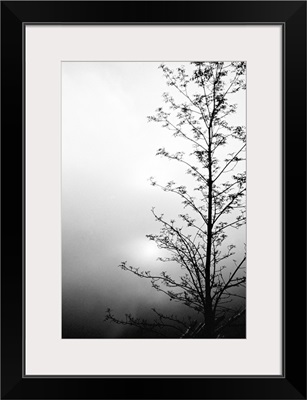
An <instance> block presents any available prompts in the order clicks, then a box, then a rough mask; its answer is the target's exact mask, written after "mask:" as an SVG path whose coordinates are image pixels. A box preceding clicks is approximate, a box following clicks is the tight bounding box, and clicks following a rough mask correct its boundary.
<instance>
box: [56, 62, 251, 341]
mask: <svg viewBox="0 0 307 400" xmlns="http://www.w3.org/2000/svg"><path fill="white" fill-rule="evenodd" d="M160 64H161V63H160V62H159V63H155V62H146V63H134V62H127V63H123V62H63V63H62V283H63V292H62V295H63V297H62V301H63V328H64V332H65V335H67V336H69V337H73V336H79V337H112V336H117V335H120V331H121V330H122V327H120V326H117V325H116V326H114V325H113V324H110V323H104V322H103V320H104V317H105V310H106V308H108V307H110V308H111V309H113V310H114V311H115V312H116V314H117V315H119V316H121V315H123V314H124V313H130V312H131V313H132V314H136V315H138V314H144V313H146V310H148V309H150V308H152V307H156V308H159V305H160V306H161V305H162V306H163V307H164V310H165V307H168V308H169V307H170V305H169V303H167V302H168V299H167V298H166V299H165V297H163V296H161V294H158V293H156V292H155V291H154V290H151V285H150V282H146V281H145V280H144V279H139V278H137V277H136V276H134V275H132V274H129V273H128V272H125V271H122V270H121V269H120V268H119V267H118V265H119V264H120V262H121V261H128V264H129V265H133V266H135V267H141V268H142V269H144V270H149V269H150V270H152V271H153V270H154V269H155V268H156V269H157V271H158V272H159V271H160V270H161V263H159V262H157V261H156V258H157V257H158V256H161V251H159V250H158V249H157V248H156V245H155V243H154V242H150V241H149V240H148V239H147V238H146V237H145V235H146V234H149V233H158V232H159V224H158V223H157V222H155V220H154V218H153V216H152V214H151V212H150V210H151V208H152V207H153V206H155V207H156V211H157V212H158V213H162V212H163V213H164V214H165V215H166V216H167V217H168V218H176V217H177V215H178V213H180V212H182V207H181V202H180V199H179V198H176V196H175V195H172V194H170V193H165V192H163V191H161V190H159V189H158V188H156V187H152V186H151V185H150V183H149V181H148V179H149V177H151V176H154V177H156V178H157V179H158V180H159V181H160V182H162V183H165V182H167V181H169V180H175V181H176V180H177V181H178V182H181V181H182V176H183V174H184V169H180V166H178V163H177V164H176V162H173V163H171V162H169V161H168V160H166V159H163V158H161V157H157V156H156V155H155V154H156V150H157V149H158V148H161V147H166V148H167V149H168V150H173V151H178V150H182V145H183V144H184V143H183V142H182V141H181V139H174V138H173V137H172V136H171V133H170V132H169V131H168V130H166V129H163V128H162V127H161V126H160V125H159V124H156V123H148V122H147V116H149V115H154V111H155V109H157V108H158V107H160V106H162V104H163V103H162V93H163V92H165V91H167V87H166V85H165V80H164V78H163V76H162V71H161V70H160V69H158V66H159V65H160ZM168 64H171V63H168ZM181 64H184V63H180V64H179V65H181ZM175 66H178V63H176V65H175ZM240 101H241V104H240V106H242V107H241V109H240V108H239V112H238V114H237V115H236V118H237V119H238V120H241V122H240V123H241V124H245V119H244V118H245V107H244V99H243V98H240ZM242 119H243V120H242ZM244 237H245V231H244V230H243V231H242V230H241V231H240V232H236V231H234V233H233V235H232V240H233V241H238V242H239V243H240V244H241V245H242V244H243V242H244ZM164 267H165V266H164ZM168 268H169V272H172V269H173V270H174V271H175V269H176V266H175V265H172V264H170V265H168Z"/></svg>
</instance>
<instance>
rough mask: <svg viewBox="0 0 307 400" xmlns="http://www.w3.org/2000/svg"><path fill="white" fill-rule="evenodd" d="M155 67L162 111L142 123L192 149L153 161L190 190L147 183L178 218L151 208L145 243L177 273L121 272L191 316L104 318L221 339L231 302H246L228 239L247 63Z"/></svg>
mask: <svg viewBox="0 0 307 400" xmlns="http://www.w3.org/2000/svg"><path fill="white" fill-rule="evenodd" d="M160 68H161V69H162V71H163V75H164V77H165V79H166V83H167V85H168V86H169V92H171V93H164V94H163V99H164V103H165V106H164V108H163V107H161V108H158V109H157V110H156V114H155V115H154V116H151V117H148V119H149V121H153V122H156V123H161V124H162V126H163V127H165V128H166V129H168V130H169V131H171V133H172V134H173V136H174V137H175V138H179V137H180V138H181V139H183V140H184V141H185V145H186V147H185V149H186V148H190V149H191V151H190V152H183V151H182V152H181V151H180V152H176V153H169V152H168V151H167V150H166V149H165V148H160V149H159V150H158V151H157V155H160V156H162V157H165V158H167V159H168V160H171V161H175V162H177V163H179V164H181V165H183V166H184V167H185V172H186V173H187V174H188V175H189V176H190V181H191V182H192V186H191V184H185V185H180V184H177V183H175V182H174V181H170V182H168V183H167V184H165V185H161V184H159V183H158V182H157V181H156V180H155V179H154V178H151V184H152V185H153V186H157V187H159V188H161V189H162V190H163V191H165V192H170V193H173V194H175V195H177V196H179V198H180V199H181V201H182V206H183V212H182V213H181V214H179V216H178V218H179V220H178V221H177V222H176V221H175V220H173V219H171V220H168V219H167V218H165V217H164V215H163V214H158V213H157V212H156V211H155V209H154V208H153V209H152V213H153V215H154V218H155V220H156V221H157V222H158V223H159V224H160V225H161V229H160V232H159V234H149V235H147V237H148V239H149V240H152V241H154V242H155V243H156V245H157V246H158V248H159V249H163V250H165V251H167V253H168V256H167V257H161V258H159V260H160V261H162V262H166V263H169V262H175V263H176V264H178V266H180V268H181V274H180V276H179V277H178V276H177V277H172V276H171V275H170V274H169V273H168V272H167V271H163V272H161V273H160V274H157V275H155V274H154V273H152V272H151V271H141V270H140V269H139V268H135V267H132V266H128V265H127V262H122V263H121V264H120V266H121V268H122V269H123V270H125V271H129V272H131V273H133V274H135V275H136V276H138V277H140V278H143V279H148V280H150V281H151V285H152V287H153V288H154V289H155V290H157V291H159V292H162V293H164V294H165V295H167V296H168V297H169V298H170V300H173V301H175V302H180V303H182V304H184V305H185V306H187V307H188V308H189V309H190V310H191V311H193V313H194V314H195V313H196V314H197V315H198V318H196V319H195V320H194V321H193V319H192V318H191V317H190V318H188V320H186V319H182V318H181V319H180V318H178V317H177V316H174V315H165V314H163V313H162V312H159V311H157V310H156V309H153V312H154V315H155V318H154V320H153V321H152V322H150V321H147V320H145V319H140V318H135V317H133V316H132V315H131V314H126V318H125V319H124V320H121V319H118V318H116V317H115V316H114V314H113V312H112V311H111V310H110V309H108V310H107V315H106V320H109V321H112V322H115V323H119V324H125V325H132V326H136V327H138V328H140V329H142V330H143V331H146V330H150V331H152V332H155V333H156V334H157V335H160V336H163V335H164V334H163V331H164V330H165V329H173V330H174V331H176V332H177V334H178V337H206V338H214V337H223V336H224V334H225V330H226V328H227V326H229V325H231V324H232V323H233V322H234V321H236V320H237V319H239V318H240V317H241V316H242V315H243V314H244V312H245V310H244V307H243V309H242V307H241V310H238V309H236V308H235V307H233V306H232V305H231V304H230V303H231V302H232V301H233V300H234V299H235V298H236V299H240V300H241V303H243V304H245V284H246V277H245V264H246V256H245V250H244V249H243V251H242V249H241V250H240V249H239V251H237V249H236V245H235V243H233V241H231V236H230V237H229V235H230V233H231V230H233V229H239V228H240V227H241V226H242V225H244V224H245V190H246V172H245V147H246V130H245V126H242V125H236V124H234V125H233V124H232V122H236V118H233V117H232V115H233V114H235V113H236V112H237V104H236V99H237V98H238V94H239V93H238V92H240V91H243V90H245V87H246V85H245V73H246V64H245V63H244V62H193V63H191V64H190V65H189V66H180V67H179V68H176V69H175V70H172V69H171V68H170V67H168V66H167V65H165V64H162V65H161V66H160ZM190 181H189V182H190ZM235 254H236V255H235ZM238 254H239V256H240V259H237V256H238ZM241 288H242V289H241Z"/></svg>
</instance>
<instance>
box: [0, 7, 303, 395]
mask: <svg viewBox="0 0 307 400" xmlns="http://www.w3.org/2000/svg"><path fill="white" fill-rule="evenodd" d="M29 23H39V24H97V23H98V24H115V23H116V24H170V25H176V24H181V25H185V24H186V25H189V24H191V25H193V24H246V25H249V24H281V25H282V26H283V34H284V43H283V52H284V53H283V55H284V65H283V67H284V68H283V77H284V82H283V96H284V99H283V106H284V121H283V268H284V332H283V338H284V348H283V359H284V369H283V370H284V373H283V375H282V376H280V377H276V376H236V377H218V376H217V377H206V376H196V377H195V376H193V377H179V376H167V377H138V376H135V377H112V378H102V377H87V378H86V377H73V376H69V377H64V376H60V377H39V378H38V377H35V378H32V377H26V376H23V365H24V354H23V351H24V348H23V339H24V337H23V324H24V319H23V307H24V303H23V294H24V293H23V276H24V275H23V274H24V269H23V268H24V267H25V266H24V239H25V238H24V232H25V227H24V201H25V198H24V189H25V188H24V157H23V151H24V132H23V128H24V126H23V125H24V102H23V99H24V81H23V65H24V47H23V45H24V44H23V29H24V25H25V24H29ZM1 56H2V61H1V85H2V103H1V143H2V147H1V193H2V196H1V215H2V229H1V232H2V235H1V248H2V251H1V278H2V279H1V293H2V295H1V300H2V304H1V326H2V327H1V333H2V335H1V357H2V358H1V396H2V398H3V399H98V398H100V399H107V398H112V399H140V398H145V399H155V398H157V399H160V398H161V399H162V398H167V399H176V398H177V399H184V398H185V399H189V398H191V399H306V252H305V247H306V2H305V1H259V2H258V1H211V2H210V1H196V2H193V1H189V2H186V1H173V2H171V1H170V2H169V1H165V2H159V1H157V2H155V1H148V2H143V1H136V2H129V1H124V2H120V1H112V2H108V1H46V2H45V1H2V2H1ZM263 328H264V329H265V327H263Z"/></svg>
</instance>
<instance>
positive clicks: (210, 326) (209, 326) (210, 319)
mask: <svg viewBox="0 0 307 400" xmlns="http://www.w3.org/2000/svg"><path fill="white" fill-rule="evenodd" d="M208 172H209V177H208V226H207V251H206V253H207V254H206V266H205V288H206V306H205V335H206V337H213V334H214V315H213V309H212V298H211V270H210V267H211V248H212V185H213V183H212V154H211V126H210V128H209V146H208Z"/></svg>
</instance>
